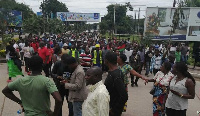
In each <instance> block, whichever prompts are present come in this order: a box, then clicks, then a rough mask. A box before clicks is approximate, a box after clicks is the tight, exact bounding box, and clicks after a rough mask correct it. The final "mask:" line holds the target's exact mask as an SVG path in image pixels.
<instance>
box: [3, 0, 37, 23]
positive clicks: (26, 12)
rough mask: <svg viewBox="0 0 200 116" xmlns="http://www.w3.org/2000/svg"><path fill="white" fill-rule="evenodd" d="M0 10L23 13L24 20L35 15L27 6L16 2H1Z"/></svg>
mask: <svg viewBox="0 0 200 116" xmlns="http://www.w3.org/2000/svg"><path fill="white" fill-rule="evenodd" d="M0 8H4V9H7V10H17V11H21V12H22V16H23V19H27V18H29V17H31V16H32V15H35V14H34V13H33V11H32V10H31V9H30V8H29V7H28V6H27V5H25V4H23V3H17V2H16V1H15V0H0Z"/></svg>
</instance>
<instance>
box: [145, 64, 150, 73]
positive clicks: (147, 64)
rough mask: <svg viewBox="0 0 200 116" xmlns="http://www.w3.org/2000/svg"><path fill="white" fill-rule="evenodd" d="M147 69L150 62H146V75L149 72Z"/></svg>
mask: <svg viewBox="0 0 200 116" xmlns="http://www.w3.org/2000/svg"><path fill="white" fill-rule="evenodd" d="M149 70H150V62H146V73H145V74H146V75H148V74H149Z"/></svg>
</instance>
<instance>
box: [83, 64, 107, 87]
mask: <svg viewBox="0 0 200 116" xmlns="http://www.w3.org/2000/svg"><path fill="white" fill-rule="evenodd" d="M102 74H103V72H102V70H101V68H99V67H97V66H95V67H91V68H90V69H88V70H87V72H86V75H85V79H86V85H95V84H96V83H98V82H99V81H101V80H102Z"/></svg>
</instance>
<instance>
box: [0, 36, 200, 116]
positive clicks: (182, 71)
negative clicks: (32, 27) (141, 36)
mask: <svg viewBox="0 0 200 116" xmlns="http://www.w3.org/2000/svg"><path fill="white" fill-rule="evenodd" d="M189 50H190V48H189V47H188V45H187V43H186V44H185V43H172V44H171V43H170V44H164V43H162V44H152V45H150V46H144V45H140V44H138V43H137V42H134V41H131V40H130V39H127V40H124V39H121V40H120V39H116V38H113V39H110V38H107V39H106V38H100V37H99V35H98V33H92V34H88V33H80V34H79V35H78V36H75V35H74V34H73V33H70V34H62V35H52V36H50V35H47V34H44V36H43V37H39V36H36V35H34V36H32V34H30V35H29V36H28V37H26V38H24V39H22V38H20V40H19V41H17V42H15V41H10V42H9V45H8V46H7V47H6V53H7V55H6V59H7V62H8V73H9V79H8V82H11V83H9V84H8V86H7V87H5V88H4V90H3V91H2V92H3V93H4V95H6V97H8V98H10V99H11V100H13V101H15V102H16V103H18V104H20V105H21V106H22V108H23V110H24V112H25V114H26V115H31V116H33V115H42V116H46V115H49V116H62V105H63V101H64V99H65V98H66V100H67V102H68V110H69V116H82V115H83V116H120V115H121V114H122V112H125V111H126V107H127V104H128V103H127V101H128V84H131V87H138V80H139V78H141V79H142V80H144V82H145V83H146V84H147V83H148V82H153V83H154V84H153V85H154V86H153V88H152V90H151V91H150V94H152V95H153V116H164V115H165V114H167V116H186V111H187V109H188V99H194V97H195V80H194V78H193V77H192V76H191V75H190V73H189V72H188V68H187V60H188V57H189ZM197 53H198V54H199V52H198V50H197ZM198 57H199V56H196V60H197V61H198ZM23 65H24V66H25V73H27V75H28V76H25V77H23V78H19V79H17V80H16V81H13V82H12V78H13V77H16V76H17V75H22V76H24V74H23V73H22V72H23V71H22V66H23ZM143 69H145V75H144V76H143V75H141V72H142V70H143ZM42 70H43V71H44V73H45V76H43V75H42ZM103 73H107V78H106V79H105V82H103V81H102V74H103ZM149 73H153V74H154V78H153V79H149V78H147V77H148V76H149ZM129 74H130V75H129ZM48 77H49V78H48ZM129 77H130V78H131V82H129V79H128V78H129ZM51 78H52V79H53V81H54V82H52V81H51ZM14 90H16V91H18V92H19V94H20V97H21V99H19V98H18V97H16V96H15V95H14V94H13V93H12V91H14ZM50 94H51V95H52V96H53V98H54V99H55V109H54V111H53V112H52V111H51V110H50V99H49V95H50Z"/></svg>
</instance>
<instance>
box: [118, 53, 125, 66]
mask: <svg viewBox="0 0 200 116" xmlns="http://www.w3.org/2000/svg"><path fill="white" fill-rule="evenodd" d="M126 60H127V57H126V55H125V54H120V55H119V56H118V57H117V63H118V64H124V63H125V62H126Z"/></svg>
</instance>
